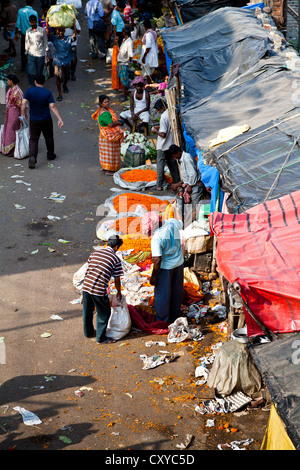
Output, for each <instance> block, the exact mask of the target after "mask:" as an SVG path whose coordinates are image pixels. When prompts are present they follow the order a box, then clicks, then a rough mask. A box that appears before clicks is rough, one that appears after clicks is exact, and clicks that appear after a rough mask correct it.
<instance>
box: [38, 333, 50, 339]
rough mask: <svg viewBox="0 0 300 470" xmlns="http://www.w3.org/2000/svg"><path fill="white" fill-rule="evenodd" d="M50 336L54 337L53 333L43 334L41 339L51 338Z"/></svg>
mask: <svg viewBox="0 0 300 470" xmlns="http://www.w3.org/2000/svg"><path fill="white" fill-rule="evenodd" d="M50 336H52V334H51V333H43V334H41V338H50Z"/></svg>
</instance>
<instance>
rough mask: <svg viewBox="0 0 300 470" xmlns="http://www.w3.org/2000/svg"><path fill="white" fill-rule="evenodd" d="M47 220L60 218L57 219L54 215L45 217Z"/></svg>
mask: <svg viewBox="0 0 300 470" xmlns="http://www.w3.org/2000/svg"><path fill="white" fill-rule="evenodd" d="M47 219H49V220H60V217H57V216H55V215H47Z"/></svg>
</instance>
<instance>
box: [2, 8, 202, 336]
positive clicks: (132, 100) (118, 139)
mask: <svg viewBox="0 0 300 470" xmlns="http://www.w3.org/2000/svg"><path fill="white" fill-rule="evenodd" d="M42 1H43V2H44V3H42V5H41V9H42V15H41V17H40V18H39V17H38V13H37V11H35V10H34V8H33V0H26V5H25V6H24V7H23V8H20V9H19V10H17V8H16V7H15V6H14V5H13V4H12V3H10V0H5V3H4V6H3V9H2V12H1V16H0V21H1V26H2V27H3V37H4V39H5V40H7V41H8V48H7V49H6V51H5V52H6V53H7V54H9V55H10V56H11V57H16V55H17V53H18V52H17V48H16V44H17V41H18V40H19V38H20V59H21V69H22V70H24V71H25V70H26V73H27V78H28V84H29V88H28V89H27V90H26V91H25V93H23V91H22V90H21V88H20V87H19V85H18V83H19V79H18V77H17V76H16V75H14V74H10V75H8V76H7V86H8V91H7V94H6V114H5V123H4V127H3V131H2V134H1V149H0V151H1V153H2V154H4V155H8V156H12V155H13V153H14V147H15V140H16V131H17V130H18V129H19V127H20V125H21V120H20V118H22V119H23V122H24V121H26V120H27V119H29V134H30V139H29V160H28V166H29V168H30V169H33V168H35V166H36V164H37V156H38V155H37V154H38V141H39V138H40V135H41V134H43V136H44V138H45V143H46V147H47V159H48V160H53V159H55V158H56V154H55V149H54V138H53V122H52V115H51V113H53V114H54V115H55V116H56V118H57V121H58V127H59V128H61V127H63V125H64V123H63V120H62V118H61V115H60V113H59V110H58V108H57V106H56V104H55V101H61V100H62V99H63V94H65V93H68V92H69V89H68V82H69V80H76V65H77V40H78V35H79V34H80V32H81V25H80V24H79V22H78V19H77V18H74V20H73V25H72V28H64V27H60V28H52V27H51V26H50V25H49V18H48V15H47V12H48V10H49V8H50V6H51V3H49V0H48V3H45V2H46V1H47V0H42ZM50 1H51V0H50ZM149 3H150V2H146V1H144V0H133V1H129V0H128V1H126V0H88V2H87V3H86V6H85V15H86V19H87V28H88V37H89V49H90V56H91V59H92V60H99V61H104V60H107V56H108V55H109V54H110V53H111V55H112V64H111V74H112V75H111V76H112V84H111V88H112V89H117V90H120V91H121V93H122V94H123V97H122V98H123V99H122V98H121V96H120V101H123V100H129V106H128V109H127V110H125V111H123V112H121V113H120V114H119V116H118V114H117V113H116V112H115V110H114V109H113V108H112V106H111V105H110V99H109V96H107V95H100V96H99V107H98V109H97V111H96V112H95V113H94V114H93V115H92V119H93V120H95V121H96V122H97V124H98V126H99V160H100V166H101V169H102V170H104V171H106V174H108V175H113V174H114V172H116V171H118V170H119V168H120V166H121V156H120V147H121V144H122V142H123V140H124V126H127V127H128V129H129V130H130V132H132V133H133V132H140V133H144V134H145V135H148V134H149V131H150V129H149V123H150V111H151V106H152V107H153V109H154V110H155V111H156V112H157V114H158V116H159V124H157V125H155V126H153V127H152V128H151V133H152V135H155V136H157V140H156V150H157V162H156V163H157V165H156V168H157V184H156V189H157V190H159V191H163V190H164V187H165V166H166V165H167V166H168V167H169V170H170V173H171V177H172V181H173V183H172V186H171V189H172V190H174V191H177V189H178V188H182V189H183V198H184V201H185V202H188V203H189V202H192V203H193V204H197V203H198V202H199V200H200V199H201V197H202V195H203V192H204V190H205V188H204V186H203V184H202V182H201V174H200V173H199V170H198V168H197V165H196V163H195V161H194V159H193V158H192V157H191V155H189V154H188V153H187V152H185V151H184V150H183V149H181V148H179V147H178V146H176V145H174V139H173V133H172V128H171V124H170V118H169V112H168V107H167V103H166V100H165V97H164V95H165V90H166V88H167V86H168V79H169V77H168V75H167V71H166V69H163V68H162V69H160V70H159V67H160V64H159V52H158V33H157V31H156V28H155V22H154V21H153V18H152V15H151V13H150V12H149V11H148V8H147V6H148V4H149ZM133 64H135V67H134V66H133ZM157 71H159V74H157ZM155 75H156V76H158V81H156V82H155V79H154V78H153V77H154V76H155ZM46 76H51V77H55V80H56V87H57V92H58V96H57V98H56V100H55V99H54V97H53V94H52V92H51V91H50V90H47V88H45V81H46ZM153 94H154V95H155V97H154V100H153V99H152V98H153ZM178 163H179V165H178ZM179 168H180V171H179ZM181 228H182V222H181V221H179V220H175V219H171V220H169V221H166V222H165V223H164V225H163V226H162V227H160V226H155V227H153V229H154V231H155V233H154V235H153V236H152V237H151V239H152V241H151V250H152V257H153V272H152V276H151V279H150V283H151V284H153V285H155V310H156V319H157V320H161V321H167V322H171V321H174V320H175V319H176V318H177V317H178V315H179V314H180V304H181V298H182V286H183V255H182V249H181V243H180V236H179V231H180V229H181ZM121 243H122V240H120V239H119V237H113V239H110V240H109V241H108V244H107V246H106V247H105V248H103V249H102V250H100V251H97V252H95V253H93V254H92V255H91V256H90V258H89V260H88V269H87V272H86V275H85V280H84V284H83V322H84V334H85V335H86V336H87V337H90V336H96V339H97V341H98V342H101V343H102V342H107V341H108V342H109V341H110V339H109V338H107V337H106V334H105V331H106V326H107V322H108V319H109V315H110V305H109V301H108V297H107V284H108V282H109V279H110V277H111V276H114V278H115V283H116V286H117V289H118V296H119V298H121V292H120V276H121V275H122V269H121V265H120V262H119V258H118V257H117V256H116V255H115V253H116V251H117V250H118V249H119V247H120V245H121ZM119 300H120V299H119ZM94 309H96V311H97V328H96V330H94V328H93V313H94Z"/></svg>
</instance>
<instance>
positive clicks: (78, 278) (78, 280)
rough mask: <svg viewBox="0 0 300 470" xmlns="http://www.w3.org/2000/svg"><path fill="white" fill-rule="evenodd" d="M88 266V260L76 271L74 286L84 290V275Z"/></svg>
mask: <svg viewBox="0 0 300 470" xmlns="http://www.w3.org/2000/svg"><path fill="white" fill-rule="evenodd" d="M87 268H88V262H86V263H84V265H83V266H81V268H79V269H78V271H76V273H75V274H74V276H73V286H74V287H76V289H78V290H82V284H83V281H84V276H85V273H86V271H87Z"/></svg>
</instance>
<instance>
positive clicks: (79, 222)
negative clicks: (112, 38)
mask: <svg viewBox="0 0 300 470" xmlns="http://www.w3.org/2000/svg"><path fill="white" fill-rule="evenodd" d="M37 6H38V5H37ZM78 18H79V21H80V24H81V26H82V34H81V35H80V37H79V40H78V66H77V74H76V76H77V80H76V81H75V82H70V83H69V90H70V92H69V94H64V95H63V101H62V102H61V103H57V107H58V109H59V112H60V113H61V116H62V119H63V121H64V127H63V128H62V129H59V128H58V126H57V120H56V118H55V116H53V121H54V129H55V151H56V154H57V159H56V160H54V161H51V162H48V161H47V159H46V152H45V144H44V141H43V138H41V140H40V145H39V154H38V162H37V166H36V168H35V169H34V170H30V169H28V159H24V160H20V161H18V160H16V159H13V158H7V157H5V156H2V155H1V156H0V201H1V202H0V218H1V224H0V237H1V265H0V276H1V282H0V337H1V343H0V347H1V348H2V349H1V356H0V357H1V361H0V371H1V379H0V449H1V450H8V449H15V450H59V449H68V450H102V451H108V450H147V451H150V452H153V451H157V450H160V451H169V450H173V451H176V450H177V451H179V447H177V446H178V445H181V444H182V443H183V442H184V441H185V439H186V435H187V434H191V435H192V436H193V440H192V442H191V443H190V446H189V449H190V450H216V449H217V444H218V443H223V442H229V441H232V440H240V439H247V438H249V437H251V438H253V439H254V441H253V443H252V444H251V449H253V450H254V449H258V448H259V446H260V443H261V440H262V438H263V435H264V431H265V428H266V424H267V419H268V413H266V412H262V411H261V410H250V411H248V412H246V413H245V414H244V415H239V416H238V415H236V416H222V415H218V416H215V417H214V419H215V424H214V427H212V428H208V427H207V426H206V422H207V417H206V416H199V415H198V416H197V414H196V413H195V411H194V407H195V404H196V403H199V402H201V400H202V399H204V398H210V397H212V396H211V394H212V391H211V390H209V389H206V387H205V386H204V387H200V388H197V387H196V386H195V377H194V370H195V364H196V362H197V359H198V358H199V357H201V355H203V354H205V353H206V352H207V351H209V349H210V346H211V345H212V344H213V343H214V342H218V341H222V340H224V337H223V336H222V334H221V332H220V330H219V329H218V328H217V327H216V326H214V327H212V326H205V327H204V332H205V338H204V340H203V341H201V342H200V343H199V344H198V343H197V344H196V343H194V342H190V343H189V342H187V343H184V344H183V343H182V344H179V345H175V346H174V345H173V346H172V348H170V345H168V349H169V350H170V349H171V350H172V351H173V352H174V351H175V352H176V351H177V352H178V351H182V352H183V353H184V356H182V357H180V358H178V359H177V360H176V361H174V362H173V363H170V364H164V365H163V366H161V367H159V368H156V369H152V370H142V362H141V360H140V357H139V356H140V355H141V354H149V349H148V348H146V346H145V341H147V340H150V339H151V340H162V341H165V340H166V338H165V337H163V338H162V337H159V336H157V337H154V336H148V335H145V334H143V333H134V332H133V333H131V334H130V335H129V336H127V337H125V338H124V339H123V340H121V341H119V342H117V343H115V344H109V345H100V346H99V345H97V344H96V342H95V341H94V340H93V339H86V338H85V337H84V336H83V330H82V318H81V314H82V313H81V306H80V305H78V304H75V305H74V304H72V303H71V302H72V300H74V299H75V298H76V297H78V296H77V294H76V292H75V289H74V287H73V283H72V279H73V275H74V273H75V272H76V270H77V269H78V268H79V267H80V266H81V265H82V264H83V263H84V262H85V261H86V259H87V258H88V256H89V254H90V253H91V251H92V250H93V246H95V243H96V227H97V223H98V221H99V220H100V219H101V217H99V216H97V208H98V206H99V205H101V204H103V203H104V201H105V199H106V198H107V197H109V196H110V195H111V194H112V191H111V189H112V188H114V187H115V185H114V183H113V179H112V177H111V176H107V175H106V174H105V173H104V172H103V171H101V168H100V164H99V159H98V129H97V125H96V124H95V122H94V121H93V120H92V119H91V114H92V113H93V111H95V110H96V109H97V99H98V96H99V94H102V93H105V94H107V95H108V96H109V97H110V98H111V104H112V107H113V108H114V109H115V110H116V111H117V112H120V111H121V110H122V104H120V102H119V96H120V95H121V93H120V92H116V91H112V90H111V88H110V83H111V82H110V66H109V65H106V64H105V63H103V62H99V61H92V60H91V59H90V55H89V45H88V37H87V22H86V19H85V17H84V14H83V10H80V13H79V17H78ZM6 46H7V45H6V43H5V42H4V39H3V38H2V37H1V39H0V49H1V50H4V49H5V47H6ZM18 51H19V46H18ZM9 72H15V73H17V75H18V76H19V78H20V79H21V83H20V86H21V88H22V90H23V91H25V90H26V89H27V87H28V81H27V77H26V74H25V73H24V72H20V61H19V56H18V57H17V58H16V60H15V62H14V65H12V66H11V67H10V69H9ZM45 86H46V88H48V89H50V90H51V91H52V92H53V94H54V97H55V98H56V97H57V91H56V85H55V79H54V78H51V79H49V80H48V81H47V82H46V85H45ZM4 113H5V105H0V117H1V118H0V122H1V123H2V122H4ZM53 192H56V193H59V194H61V195H63V196H65V199H64V200H63V202H56V201H53V200H51V199H49V196H50V195H51V193H53ZM49 216H54V217H55V218H59V219H57V220H50V219H49V218H48V217H49ZM59 240H64V241H67V242H68V243H63V242H61V241H59ZM53 315H58V316H59V317H60V318H61V320H56V319H52V318H51V317H52V316H53ZM155 351H157V348H156V349H155ZM152 352H154V350H153V351H152V350H151V353H152ZM78 390H80V392H81V393H79V394H78ZM80 395H82V396H80ZM15 407H21V408H24V409H26V410H28V411H31V412H33V413H35V414H36V415H37V416H38V417H39V418H40V420H41V424H37V425H33V426H26V425H25V424H24V422H23V420H22V416H21V414H20V412H19V411H18V409H15ZM227 422H229V423H230V426H231V427H232V428H237V429H238V432H237V433H236V434H235V435H234V436H233V435H229V434H228V432H225V430H224V429H226V428H227V426H225V428H224V425H225V424H226V423H227ZM229 429H230V428H229ZM126 455H127V454H126Z"/></svg>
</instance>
